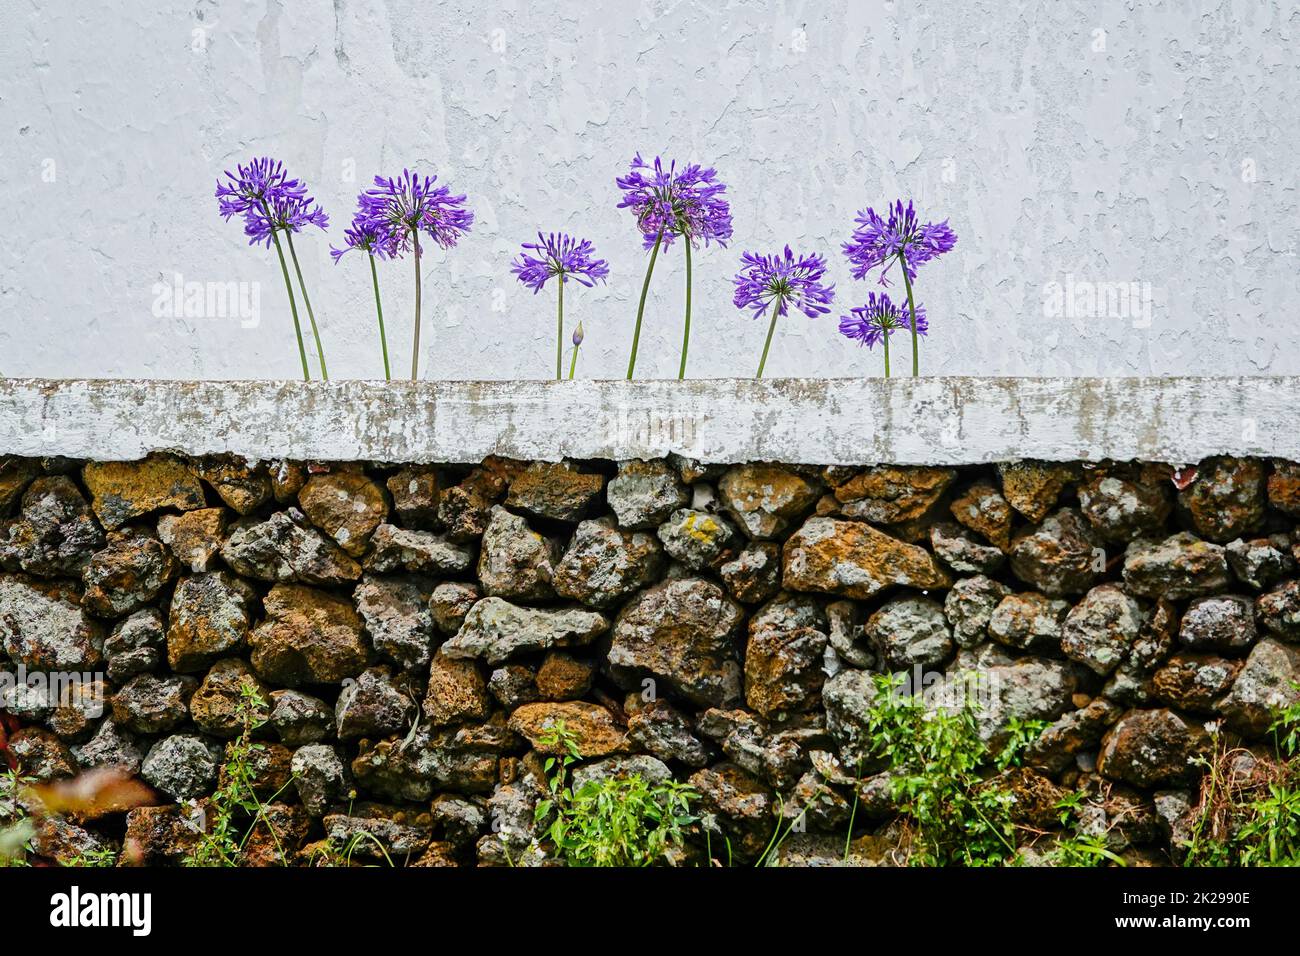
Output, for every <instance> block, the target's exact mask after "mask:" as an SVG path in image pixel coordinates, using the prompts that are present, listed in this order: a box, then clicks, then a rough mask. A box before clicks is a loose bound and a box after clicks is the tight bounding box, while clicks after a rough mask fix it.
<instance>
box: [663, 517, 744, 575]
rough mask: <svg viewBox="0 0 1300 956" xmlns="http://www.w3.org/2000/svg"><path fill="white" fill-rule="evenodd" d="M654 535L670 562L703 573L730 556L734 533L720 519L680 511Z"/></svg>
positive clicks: (735, 532)
mask: <svg viewBox="0 0 1300 956" xmlns="http://www.w3.org/2000/svg"><path fill="white" fill-rule="evenodd" d="M658 535H659V540H660V541H662V542H663V545H664V550H665V551H667V552H668V554H669V555H671V556H672V558H673V559H674V560H676V561H680V562H681V563H682V564H684V565H686V566H687V567H688V568H690V569H691V570H692V571H705V570H708V569H710V568H714V567H716V566H718V565H719V564H721V563H722V561H723V560H724V559H726V558H727V557H729V556H730V555H731V544H732V542H734V541H735V540H736V539H737V537H738V532H737V531H736V529H735V527H734V526H733V525H732V524H731V522H730V521H728V520H727V519H726V518H724V517H722V516H721V515H714V514H709V513H708V512H707V511H695V510H692V509H690V508H680V509H678V510H677V511H674V512H673V513H672V514H671V515H669V517H668V520H667V521H665V522H664V523H663V524H661V525H660V526H659V531H658Z"/></svg>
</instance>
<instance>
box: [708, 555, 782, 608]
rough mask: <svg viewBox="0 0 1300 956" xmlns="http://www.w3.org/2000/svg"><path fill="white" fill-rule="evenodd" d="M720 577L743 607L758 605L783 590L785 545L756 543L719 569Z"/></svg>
mask: <svg viewBox="0 0 1300 956" xmlns="http://www.w3.org/2000/svg"><path fill="white" fill-rule="evenodd" d="M718 575H719V576H720V577H721V578H722V582H723V583H724V584H725V585H726V586H727V590H728V591H729V592H731V596H732V597H734V598H735V599H736V600H737V601H739V602H740V603H742V604H758V603H760V602H762V601H766V600H768V599H769V598H771V597H773V596H774V595H775V594H776V592H777V591H779V590H780V589H781V546H780V545H779V544H777V543H776V542H774V541H754V542H752V543H751V544H750V545H749V547H747V548H744V549H742V550H741V551H740V552H739V553H738V554H737V555H736V556H735V557H734V558H732V559H731V560H730V561H725V562H723V563H722V565H721V566H720V567H719V568H718Z"/></svg>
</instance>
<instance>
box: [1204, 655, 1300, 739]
mask: <svg viewBox="0 0 1300 956" xmlns="http://www.w3.org/2000/svg"><path fill="white" fill-rule="evenodd" d="M1297 684H1300V649H1296V648H1294V647H1290V646H1288V645H1286V644H1283V643H1281V642H1279V641H1276V640H1274V639H1273V638H1271V637H1266V638H1264V639H1263V640H1261V641H1260V642H1259V643H1258V644H1256V645H1255V646H1254V647H1253V648H1251V651H1250V656H1248V657H1247V658H1246V663H1245V666H1243V667H1242V669H1241V671H1240V673H1238V674H1237V679H1236V680H1235V681H1234V682H1233V684H1232V689H1231V690H1230V691H1228V694H1227V696H1226V697H1224V698H1223V700H1222V701H1221V702H1220V703H1219V711H1220V713H1222V714H1223V716H1224V718H1225V719H1226V720H1227V723H1228V726H1229V727H1231V728H1232V729H1233V730H1235V731H1236V732H1237V733H1239V734H1241V735H1243V736H1245V737H1261V736H1263V735H1264V734H1266V733H1268V730H1269V728H1270V727H1271V726H1272V724H1273V721H1274V719H1275V718H1276V715H1277V711H1278V710H1280V709H1282V708H1285V707H1289V706H1291V705H1292V704H1294V703H1296V702H1297V701H1300V689H1297Z"/></svg>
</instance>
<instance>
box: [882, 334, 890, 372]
mask: <svg viewBox="0 0 1300 956" xmlns="http://www.w3.org/2000/svg"><path fill="white" fill-rule="evenodd" d="M881 341H882V342H884V343H885V378H889V329H885V330H884V335H883V336H882V337H881Z"/></svg>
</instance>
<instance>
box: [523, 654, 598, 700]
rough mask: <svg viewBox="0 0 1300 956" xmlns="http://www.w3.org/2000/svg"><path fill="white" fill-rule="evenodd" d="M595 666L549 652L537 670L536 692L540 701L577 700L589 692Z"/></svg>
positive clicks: (569, 656)
mask: <svg viewBox="0 0 1300 956" xmlns="http://www.w3.org/2000/svg"><path fill="white" fill-rule="evenodd" d="M595 679H596V665H595V664H593V663H592V662H591V661H584V660H579V659H578V658H576V657H574V656H573V655H571V654H566V653H565V652H564V651H551V652H550V653H549V654H547V655H546V660H544V661H542V666H541V667H539V668H538V669H537V692H538V693H539V694H540V695H541V697H542V700H578V699H579V698H580V697H583V696H585V695H586V693H587V691H589V690H591V685H592V683H593V682H594V681H595Z"/></svg>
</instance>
